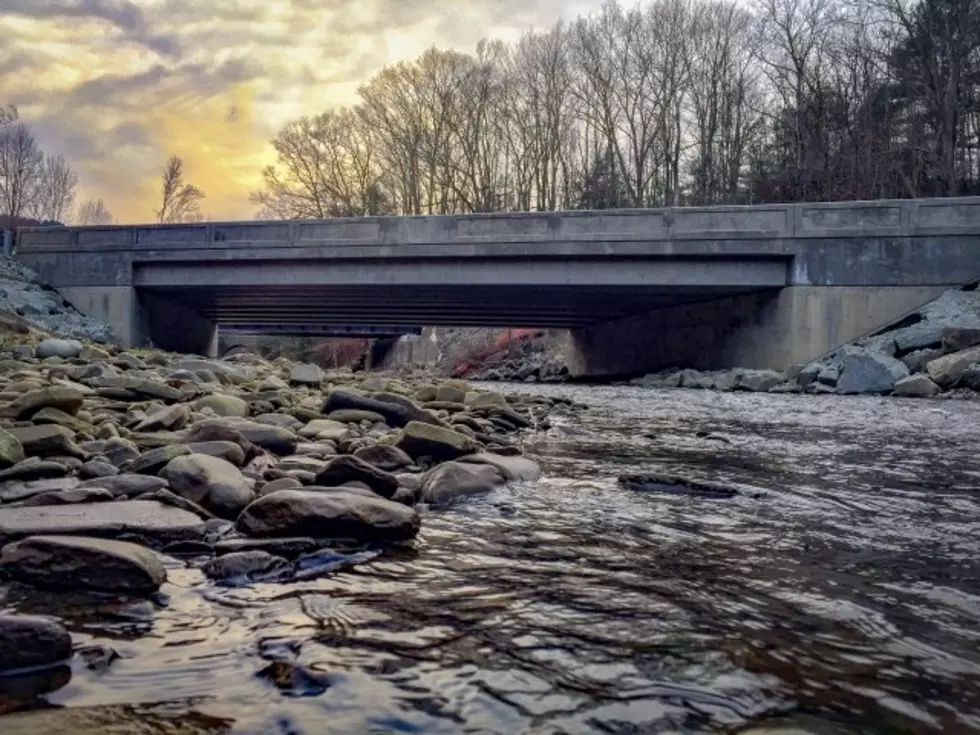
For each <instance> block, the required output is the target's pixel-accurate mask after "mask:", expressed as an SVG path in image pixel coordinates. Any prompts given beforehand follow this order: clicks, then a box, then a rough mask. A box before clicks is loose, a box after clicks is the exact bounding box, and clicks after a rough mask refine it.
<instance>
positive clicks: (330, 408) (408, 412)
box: [320, 390, 422, 427]
mask: <svg viewBox="0 0 980 735" xmlns="http://www.w3.org/2000/svg"><path fill="white" fill-rule="evenodd" d="M405 400H406V401H407V400H408V399H405ZM409 403H411V402H409ZM412 405H413V406H414V404H412ZM349 408H353V409H359V410H362V411H372V412H374V413H377V414H380V415H381V416H383V417H384V420H385V423H386V424H388V425H389V426H395V427H400V426H405V425H406V424H408V423H409V422H410V421H414V420H417V419H418V418H420V414H421V413H422V409H420V408H419V407H418V406H415V410H412V409H411V408H409V407H408V406H405V405H403V404H401V403H395V402H392V401H382V400H377V399H375V398H368V397H367V396H362V395H359V394H357V393H352V392H350V391H345V390H333V391H330V394H329V395H328V396H327V400H326V401H324V403H323V408H321V409H320V413H322V414H324V415H325V416H326V415H329V414H332V413H333V412H334V411H340V410H342V409H349Z"/></svg>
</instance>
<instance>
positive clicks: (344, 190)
mask: <svg viewBox="0 0 980 735" xmlns="http://www.w3.org/2000/svg"><path fill="white" fill-rule="evenodd" d="M978 92H980V0H918V1H917V2H911V3H907V2H905V0H880V2H878V1H876V0H870V2H869V1H864V2H859V1H857V0H855V1H854V2H847V1H844V0H758V1H757V2H755V3H754V4H752V5H750V6H746V5H745V4H744V3H736V2H729V1H728V0H647V2H644V3H642V4H641V5H639V6H637V7H634V8H632V9H627V8H625V7H623V6H622V5H620V4H618V3H616V2H611V3H609V4H607V5H606V6H605V7H604V8H603V10H602V11H601V12H599V13H597V14H596V15H594V16H591V17H588V18H581V19H579V20H577V21H575V22H573V23H559V24H557V25H555V26H554V27H553V28H551V29H550V30H548V31H546V32H542V33H528V34H527V35H525V36H524V37H523V38H522V39H521V40H520V41H519V42H518V43H516V44H514V45H507V44H505V43H501V42H495V41H488V42H484V43H481V44H480V45H479V47H478V49H477V51H476V53H475V55H470V54H465V53H459V52H455V51H440V50H436V49H432V50H430V51H428V52H426V53H425V54H423V55H422V56H421V57H419V58H418V59H417V60H415V61H414V62H410V63H400V64H397V65H394V66H389V67H387V68H384V69H383V70H381V71H380V72H379V73H377V74H376V75H375V76H374V77H373V78H372V79H371V80H370V81H369V82H368V83H366V84H364V85H363V86H362V87H361V88H360V102H359V103H358V104H357V105H356V106H354V107H349V108H340V109H331V110H327V111H325V112H323V113H322V114H320V115H317V116H315V117H310V118H303V119H301V120H297V121H295V122H293V123H291V124H289V125H287V126H286V127H285V128H284V129H283V130H282V131H281V132H280V133H279V135H278V136H277V137H276V138H275V140H274V141H273V143H274V146H275V149H276V151H277V153H278V162H277V163H276V165H274V166H271V167H269V168H268V169H267V170H266V171H265V186H264V188H263V189H262V190H261V191H257V192H254V193H253V194H252V196H251V198H252V201H253V202H254V203H256V204H257V205H258V206H259V208H260V210H261V212H260V214H261V215H263V216H272V217H289V218H293V217H299V218H308V217H330V216H351V215H364V214H394V213H405V214H428V213H454V212H490V211H501V210H556V209H575V208H600V209H601V208H610V207H648V206H665V205H668V206H672V205H699V204H724V203H732V204H750V203H764V202H792V201H832V200H853V199H877V198H890V197H897V198H903V197H920V196H954V195H960V194H971V193H977V192H980V157H978V145H980V104H978V100H980V95H978Z"/></svg>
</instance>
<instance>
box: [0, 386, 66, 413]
mask: <svg viewBox="0 0 980 735" xmlns="http://www.w3.org/2000/svg"><path fill="white" fill-rule="evenodd" d="M84 402H85V396H84V395H83V394H82V392H81V391H80V390H78V389H77V388H72V387H70V386H66V385H51V386H48V387H46V388H38V389H37V390H29V391H27V392H26V393H24V394H23V395H21V396H18V397H17V398H16V399H14V400H13V401H11V402H10V403H8V404H7V405H5V406H4V407H3V408H2V410H0V415H2V416H5V417H7V418H12V419H29V418H30V417H31V416H33V415H34V414H36V413H37V412H38V411H40V410H41V409H42V408H48V407H50V408H57V409H60V410H62V411H64V412H65V413H67V414H70V415H72V416H74V415H75V414H77V413H78V411H79V410H80V409H81V407H82V404H83V403H84Z"/></svg>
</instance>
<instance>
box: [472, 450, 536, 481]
mask: <svg viewBox="0 0 980 735" xmlns="http://www.w3.org/2000/svg"><path fill="white" fill-rule="evenodd" d="M459 461H460V462H466V463H467V464H485V465H490V466H491V467H495V468H496V469H497V471H498V472H500V474H501V475H503V476H504V478H505V479H506V480H508V481H514V480H537V479H538V478H539V477H541V467H540V466H539V465H538V463H537V462H535V461H534V460H531V459H528V458H527V457H522V456H516V457H505V456H503V455H500V454H494V453H493V452H477V453H476V454H467V455H466V456H465V457H460V460H459Z"/></svg>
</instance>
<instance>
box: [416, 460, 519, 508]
mask: <svg viewBox="0 0 980 735" xmlns="http://www.w3.org/2000/svg"><path fill="white" fill-rule="evenodd" d="M504 482H505V480H504V476H503V475H502V474H501V473H500V471H499V470H498V469H497V468H496V467H494V466H492V465H489V464H465V463H463V462H446V463H444V464H441V465H439V466H438V467H435V468H433V469H431V470H429V471H428V472H426V473H425V475H424V476H423V478H422V500H423V501H425V502H427V503H431V504H433V505H445V504H447V503H450V502H452V501H453V500H456V499H457V498H461V497H466V496H468V495H475V494H477V493H484V492H489V491H490V490H493V489H494V488H495V487H498V486H499V485H502V484H503V483H504Z"/></svg>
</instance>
